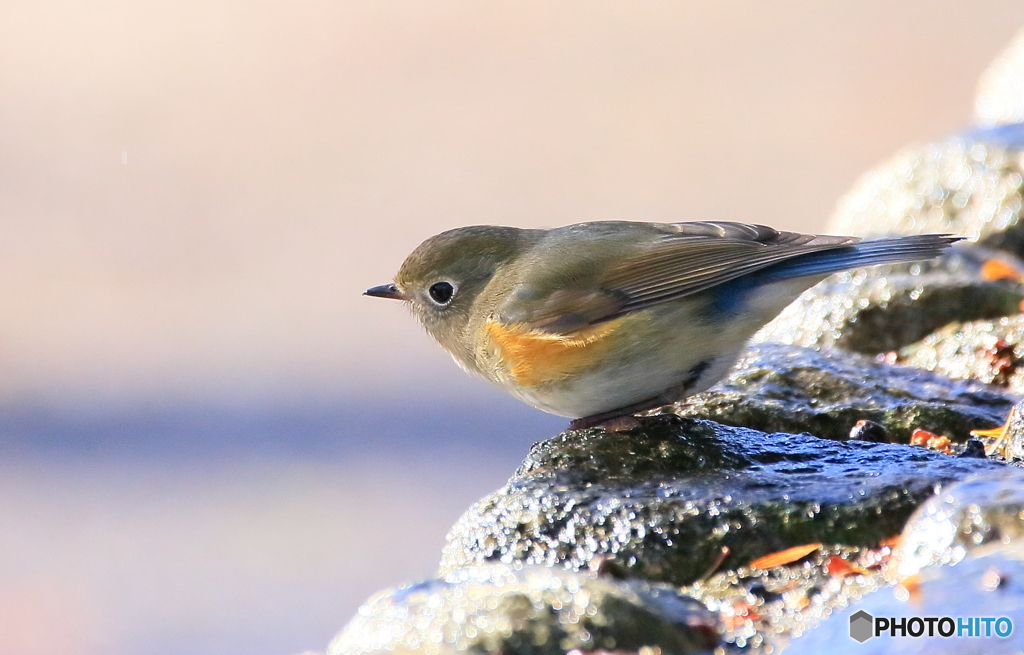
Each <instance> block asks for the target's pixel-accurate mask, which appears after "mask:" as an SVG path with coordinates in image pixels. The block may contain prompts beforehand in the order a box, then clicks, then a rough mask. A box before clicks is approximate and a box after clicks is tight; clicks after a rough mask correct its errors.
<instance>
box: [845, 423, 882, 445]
mask: <svg viewBox="0 0 1024 655" xmlns="http://www.w3.org/2000/svg"><path fill="white" fill-rule="evenodd" d="M850 439H853V440H855V441H870V442H872V443H892V437H890V436H889V432H888V431H886V429H885V426H884V425H882V424H881V423H875V422H874V421H869V420H867V419H863V418H862V419H861V420H859V421H857V422H856V423H854V424H853V427H852V428H850Z"/></svg>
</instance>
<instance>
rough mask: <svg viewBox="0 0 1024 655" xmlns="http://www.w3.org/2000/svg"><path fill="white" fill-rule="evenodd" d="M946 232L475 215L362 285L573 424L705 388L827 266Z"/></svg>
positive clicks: (942, 241)
mask: <svg viewBox="0 0 1024 655" xmlns="http://www.w3.org/2000/svg"><path fill="white" fill-rule="evenodd" d="M958 240H959V238H957V237H952V236H948V235H937V234H925V235H915V236H902V237H893V238H886V239H878V240H872V241H861V240H860V239H859V238H857V237H843V236H823V235H815V234H798V233H795V232H782V231H778V230H774V229H772V228H770V227H765V226H763V225H750V224H744V223H727V222H692V223H640V222H628V221H601V222H592V223H578V224H575V225H567V226H565V227H559V228H555V229H550V230H543V229H519V228H515V227H501V226H494V225H477V226H472V227H462V228H458V229H454V230H449V231H447V232H442V233H441V234H438V235H437V236H433V237H431V238H429V239H427V240H426V241H424V242H423V243H422V244H421V245H420V246H419V247H417V248H416V249H415V250H414V251H413V252H412V254H410V255H409V256H408V258H406V260H405V262H404V263H403V264H402V266H401V268H400V269H399V271H398V274H397V275H396V276H395V281H394V283H392V284H384V285H381V286H377V287H373V288H372V289H368V290H367V291H366V292H365V295H368V296H375V297H379V298H394V299H397V300H402V301H405V303H406V304H407V305H408V306H409V307H410V308H411V309H412V312H413V313H414V314H415V315H416V316H417V318H419V320H420V321H421V322H422V323H423V326H424V327H425V328H426V330H427V332H428V333H430V335H431V336H432V337H434V339H436V340H437V342H438V343H440V344H441V346H442V347H443V348H444V349H445V350H447V351H448V352H449V353H451V355H452V356H453V357H454V358H455V361H456V362H457V363H458V364H459V366H461V367H462V368H463V369H465V370H467V371H470V372H472V373H477V374H479V375H482V376H483V377H485V378H487V379H488V380H490V381H491V382H493V383H495V384H497V385H498V386H500V387H501V388H503V389H505V390H506V391H508V392H509V393H511V394H512V395H513V396H515V397H517V398H519V399H520V400H523V401H525V402H527V403H529V404H530V405H533V406H534V407H537V408H539V409H542V410H544V411H546V412H551V413H552V414H558V415H561V416H567V417H571V418H573V419H575V420H574V421H573V422H572V427H574V428H581V427H589V426H595V425H606V424H608V423H609V422H612V421H614V420H617V419H620V417H628V416H630V415H632V414H634V413H637V412H642V411H645V410H649V409H653V408H655V407H660V406H662V405H666V404H669V403H672V402H675V401H678V400H681V399H683V398H685V397H687V396H691V395H693V394H695V393H698V392H700V391H703V390H705V389H707V388H708V387H710V386H711V385H713V384H714V383H715V382H717V381H718V380H720V379H722V378H723V377H725V375H726V374H727V373H728V371H729V369H730V368H731V367H732V366H733V364H734V363H735V362H736V360H737V358H738V357H739V354H740V352H741V351H742V349H743V347H744V346H745V345H746V343H747V341H748V340H749V339H750V337H751V336H753V334H754V333H755V332H756V331H757V330H758V329H760V328H761V327H762V326H763V325H764V324H765V323H767V322H768V321H770V320H771V319H772V318H774V317H775V316H776V315H777V314H778V313H779V312H780V311H782V309H783V308H784V307H785V306H786V305H788V304H789V303H790V302H792V301H793V300H795V299H796V297H797V296H799V295H800V294H801V293H802V292H803V291H804V290H806V289H808V288H809V287H811V286H813V285H814V284H816V283H817V282H819V281H821V280H823V279H824V278H826V277H828V275H830V274H831V273H835V272H837V271H842V270H846V269H850V268H858V267H861V266H871V265H874V264H890V263H895V262H905V261H913V260H920V259H930V258H932V257H936V256H938V255H939V254H941V253H942V252H943V250H945V249H946V248H947V247H948V246H949V245H950V244H951V243H953V242H955V241H958Z"/></svg>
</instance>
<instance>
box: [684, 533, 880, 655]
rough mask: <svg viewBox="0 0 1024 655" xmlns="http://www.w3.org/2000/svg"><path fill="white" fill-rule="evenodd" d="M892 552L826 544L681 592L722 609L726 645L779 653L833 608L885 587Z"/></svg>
mask: <svg viewBox="0 0 1024 655" xmlns="http://www.w3.org/2000/svg"><path fill="white" fill-rule="evenodd" d="M888 553H889V549H888V547H882V548H879V549H864V548H851V547H847V546H823V547H822V548H820V549H818V550H817V551H815V552H814V553H813V554H811V555H810V556H808V557H807V558H804V559H802V560H801V561H799V562H797V563H794V564H791V565H787V566H776V567H772V568H770V569H760V568H756V567H751V566H744V567H740V568H739V569H737V570H734V571H726V572H723V573H718V574H715V575H713V576H710V577H709V578H707V579H706V580H702V581H699V582H696V583H694V584H692V585H689V586H687V587H683V588H682V592H683V593H685V594H686V595H688V596H692V597H693V598H696V599H698V600H700V601H701V602H702V603H704V604H705V605H706V606H707V607H708V609H710V610H712V611H714V612H717V613H718V614H719V616H720V617H721V621H722V639H723V641H724V642H725V643H726V644H730V645H731V646H734V647H737V648H742V649H744V651H743V652H766V653H772V652H778V651H780V650H782V649H783V648H785V647H786V645H787V644H788V643H789V641H790V639H792V638H793V637H794V636H796V635H800V634H802V633H803V632H805V631H807V630H808V629H810V628H811V627H813V626H814V625H816V624H817V623H819V622H820V621H821V620H822V619H823V618H825V617H828V616H829V615H830V614H831V613H832V612H833V611H837V610H839V609H842V608H843V607H846V606H848V605H849V604H850V603H852V602H855V601H857V600H858V599H860V598H861V597H862V596H864V595H865V594H867V593H870V592H873V591H875V590H877V589H881V588H882V587H884V586H886V581H885V579H884V576H883V575H882V573H881V571H880V570H879V569H880V565H881V562H882V561H884V558H885V557H886V556H887V555H888ZM726 652H732V651H729V650H727V651H726Z"/></svg>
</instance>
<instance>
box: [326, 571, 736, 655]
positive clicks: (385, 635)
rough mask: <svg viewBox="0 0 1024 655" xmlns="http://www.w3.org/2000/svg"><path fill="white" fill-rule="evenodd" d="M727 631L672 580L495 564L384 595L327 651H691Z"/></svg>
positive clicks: (706, 648)
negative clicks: (658, 582) (720, 630)
mask: <svg viewBox="0 0 1024 655" xmlns="http://www.w3.org/2000/svg"><path fill="white" fill-rule="evenodd" d="M718 640H719V639H718V632H717V619H716V618H715V616H714V615H713V614H711V613H710V612H708V611H707V610H706V609H705V608H704V607H703V606H702V605H701V604H700V603H698V602H696V601H694V600H692V599H689V598H685V597H682V596H680V595H679V594H678V593H677V592H676V591H675V590H674V589H671V588H669V587H666V586H658V585H648V584H645V583H643V582H639V581H628V582H624V581H618V580H611V579H607V578H599V577H597V576H595V575H591V574H580V573H572V572H569V571H565V570H558V569H546V568H541V567H523V568H513V567H509V566H504V565H500V564H492V565H486V566H480V567H474V568H469V569H462V570H458V571H453V572H450V573H448V574H446V575H444V576H443V577H441V578H438V579H435V580H430V581H428V582H423V583H420V584H415V585H411V586H408V587H402V588H400V589H394V590H388V591H384V592H382V593H379V594H377V595H376V596H374V597H373V598H371V599H370V600H369V601H367V602H366V604H365V605H363V606H362V607H361V608H360V609H359V612H358V613H357V615H356V617H355V618H354V619H352V621H351V622H350V623H349V624H348V625H347V626H346V627H345V629H344V630H343V631H342V632H341V633H340V634H339V635H338V636H337V637H335V639H334V641H333V642H332V643H331V645H330V647H329V649H328V655H355V654H357V653H371V652H372V653H386V652H405V653H409V652H417V653H458V652H473V653H478V654H481V653H495V654H499V653H500V654H504V655H512V654H516V653H522V654H526V653H530V654H537V655H546V654H551V655H558V654H561V653H567V652H569V651H572V650H575V649H580V650H583V651H588V652H589V651H597V650H607V651H627V652H629V651H632V652H637V651H640V650H641V649H650V652H652V653H657V652H660V653H665V654H676V655H685V654H689V653H707V652H710V651H711V650H712V649H713V648H715V646H716V645H717V643H718ZM644 652H646V651H644Z"/></svg>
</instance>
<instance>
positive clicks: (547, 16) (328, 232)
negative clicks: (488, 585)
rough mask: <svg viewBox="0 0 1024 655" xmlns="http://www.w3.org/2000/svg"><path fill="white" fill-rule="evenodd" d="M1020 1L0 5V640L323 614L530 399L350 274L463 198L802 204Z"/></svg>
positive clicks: (425, 230) (428, 544)
mask: <svg viewBox="0 0 1024 655" xmlns="http://www.w3.org/2000/svg"><path fill="white" fill-rule="evenodd" d="M1022 26H1024V5H1022V4H1021V3H1020V2H1017V1H1009V0H1008V1H1003V2H996V1H986V2H971V3H966V2H948V1H946V2H936V1H934V0H915V1H912V2H910V1H907V2H899V3H892V2H881V1H872V2H866V1H862V2H857V3H842V4H841V3H819V2H811V1H801V2H795V1H790V2H772V3H765V2H755V1H753V0H749V1H743V2H739V1H737V2H725V3H711V2H704V3H698V2H653V1H646V0H645V1H636V2H629V3H623V2H604V1H594V0H588V1H587V2H581V1H580V2H558V3H555V2H537V1H528V0H519V1H517V2H500V3H499V2H480V1H479V0H476V1H473V2H470V1H465V2H456V1H449V0H446V1H443V2H441V1H438V2H412V1H393V0H372V1H369V0H368V1H364V2H337V1H327V0H310V1H308V2H287V3H285V2H277V3H275V2H257V1H247V2H241V1H238V2H229V1H226V0H212V1H211V0H204V1H202V2H199V1H195V0H193V1H182V2H176V3H166V2H165V3H158V2H140V1H138V0H132V1H128V0H108V1H105V2H103V1H95V2H70V1H67V0H31V1H27V0H7V1H6V2H4V3H2V4H0V406H2V407H4V408H6V409H5V412H4V414H3V416H0V655H6V654H8V653H10V654H18V655H24V654H28V653H48V654H49V653H62V655H79V654H92V653H103V654H105V655H118V654H121V653H124V654H126V655H127V654H129V653H132V654H146V655H150V654H157V653H184V652H187V653H193V654H198V653H246V654H258V653H268V654H269V653H289V652H299V651H302V650H304V649H314V648H323V647H324V646H325V644H326V642H327V640H328V639H329V637H330V635H331V634H332V633H333V632H334V631H336V630H337V629H339V628H340V627H341V626H342V625H343V624H344V622H345V621H346V620H347V618H348V616H349V615H350V614H351V613H352V612H353V611H354V610H355V607H356V605H357V604H358V603H359V602H360V601H361V600H362V599H363V598H365V596H367V595H368V594H369V593H371V592H372V591H373V590H375V589H376V588H379V587H382V586H386V585H389V584H396V583H399V582H401V581H403V580H407V579H415V578H419V577H424V576H427V575H429V574H430V572H431V570H432V568H433V566H434V565H435V564H436V560H437V555H438V550H439V548H440V544H441V541H442V538H443V534H444V531H445V529H446V528H447V527H448V525H449V524H450V523H451V522H452V521H453V520H454V519H455V518H456V516H457V515H458V513H459V512H460V511H461V510H462V509H463V508H464V507H465V506H466V505H467V504H468V503H469V502H470V501H471V500H472V499H474V498H476V497H478V496H479V495H481V494H483V493H485V492H486V491H487V490H489V489H491V488H494V487H496V486H498V485H500V484H501V482H502V481H503V479H504V478H505V477H506V476H507V475H508V474H509V473H511V471H512V470H513V468H514V465H515V464H516V462H518V460H519V459H520V458H521V457H522V455H523V454H524V452H525V450H526V448H527V447H528V445H529V443H530V442H531V441H534V440H537V439H540V438H542V437H543V436H545V435H546V434H549V433H551V432H552V431H553V430H555V429H557V427H558V426H560V425H561V422H560V421H559V420H557V419H549V418H547V417H544V416H542V415H539V414H537V413H536V412H534V411H533V410H530V409H528V408H525V407H520V406H518V405H516V404H515V403H514V402H512V401H506V400H505V399H504V398H503V397H501V396H500V395H499V394H497V393H495V392H493V391H491V390H489V389H486V388H485V387H484V386H483V383H481V382H477V381H474V380H470V379H468V378H465V377H464V376H463V374H462V373H460V372H459V371H457V370H456V369H455V368H454V366H452V365H451V363H450V362H449V361H447V358H446V356H445V355H443V353H441V352H440V351H439V350H438V349H437V348H436V347H434V346H433V345H432V344H431V343H430V342H429V341H428V340H427V339H426V337H424V336H423V335H422V334H421V332H420V330H419V328H418V327H417V326H416V325H415V324H414V323H413V321H412V320H411V318H409V317H408V316H406V315H405V313H404V311H403V310H402V309H401V308H400V307H398V306H396V305H394V304H389V303H388V302H386V301H381V300H373V299H367V298H362V297H360V296H359V293H360V292H361V291H362V290H363V289H365V288H366V287H368V286H371V285H374V284H380V283H383V282H386V281H388V280H389V278H390V276H391V275H392V274H393V273H394V271H395V270H396V269H397V267H398V265H399V264H400V263H401V260H402V258H403V257H404V255H405V254H406V253H407V252H408V251H409V250H411V249H412V248H413V247H414V246H415V245H416V244H417V243H419V242H420V241H421V240H422V239H424V238H425V237H427V236H429V235H431V234H433V233H436V232H438V231H440V230H443V229H446V228H450V227H455V226H459V225H466V224H473V223H506V224H515V225H521V226H551V225H559V224H564V223H568V222H574V221H581V220H595V219H652V220H687V219H720V220H750V221H758V222H764V223H768V224H773V225H776V226H779V227H784V228H792V229H801V230H814V229H819V228H820V226H821V225H822V224H823V223H824V220H825V218H826V216H827V215H828V213H829V212H830V211H831V209H832V207H833V206H834V204H835V201H836V199H837V198H838V196H839V195H840V194H841V193H843V192H844V191H845V190H846V189H847V188H848V187H849V186H850V185H851V184H852V182H853V181H854V180H855V178H856V177H857V175H859V174H860V173H861V172H863V171H864V170H865V169H866V168H868V167H869V166H871V165H872V164H874V163H876V162H878V161H880V160H882V159H884V158H886V157H887V156H889V155H890V154H891V153H893V152H894V151H895V150H896V149H897V148H900V147H902V146H904V145H906V144H908V143H912V142H923V141H928V140H932V139H936V138H942V137H944V136H946V135H949V134H952V133H955V132H957V131H959V130H961V129H963V128H965V127H968V126H969V124H970V116H971V112H972V102H973V94H974V88H975V85H976V82H977V79H978V76H979V75H980V73H981V72H982V71H983V70H984V68H985V67H986V66H987V64H988V63H989V62H990V60H991V59H992V58H993V57H994V56H995V55H996V54H997V53H998V52H999V51H1000V50H1001V49H1002V48H1003V47H1004V46H1005V45H1006V44H1007V43H1008V41H1009V39H1010V37H1011V36H1012V34H1013V33H1014V32H1015V31H1016V30H1017V29H1018V28H1020V27H1022ZM311 415H312V416H326V417H328V418H326V419H324V420H323V421H320V422H319V423H317V422H316V421H313V423H315V424H316V425H315V426H314V427H310V423H309V422H308V420H307V419H308V416H311ZM125 417H127V418H125ZM154 417H156V418H154ZM197 417H198V418H197ZM254 417H255V418H254ZM304 421H306V422H304ZM498 424H500V426H499V425H498ZM268 426H271V427H268ZM311 435H313V436H311ZM338 444H341V445H338Z"/></svg>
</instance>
